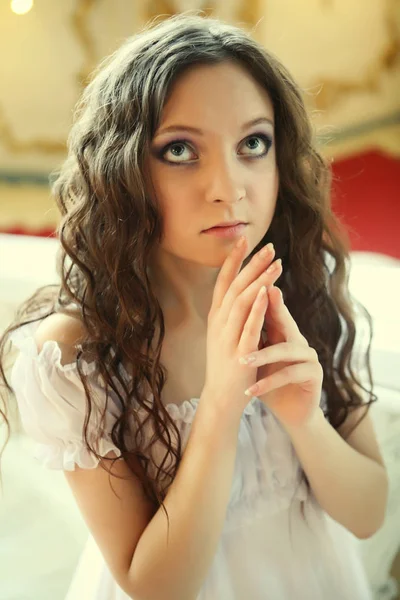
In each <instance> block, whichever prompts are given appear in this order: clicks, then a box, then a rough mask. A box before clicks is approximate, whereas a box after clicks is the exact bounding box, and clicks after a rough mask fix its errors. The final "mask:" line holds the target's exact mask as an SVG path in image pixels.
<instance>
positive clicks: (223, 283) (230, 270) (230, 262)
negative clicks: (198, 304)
mask: <svg viewBox="0 0 400 600" xmlns="http://www.w3.org/2000/svg"><path fill="white" fill-rule="evenodd" d="M247 247H248V242H247V238H246V237H244V236H243V239H242V243H241V245H240V247H238V246H237V245H236V246H234V247H233V249H232V251H231V252H230V254H229V255H228V256H227V258H226V259H225V261H224V264H223V265H222V267H221V270H220V272H219V273H218V277H217V281H216V282H215V286H214V293H213V299H212V303H211V310H210V312H211V311H214V310H217V309H219V308H220V306H221V304H222V301H223V299H224V298H225V295H226V292H227V291H228V289H229V286H230V285H231V283H232V281H233V280H234V279H235V277H236V276H237V274H238V273H239V271H240V268H241V266H242V264H243V261H244V259H245V257H246V253H247Z"/></svg>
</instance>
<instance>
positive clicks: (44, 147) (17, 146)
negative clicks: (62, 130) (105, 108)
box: [0, 0, 97, 155]
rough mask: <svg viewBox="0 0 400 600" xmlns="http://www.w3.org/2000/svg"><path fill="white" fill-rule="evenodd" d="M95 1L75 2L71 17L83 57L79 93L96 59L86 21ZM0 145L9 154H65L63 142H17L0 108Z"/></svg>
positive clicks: (79, 77)
mask: <svg viewBox="0 0 400 600" xmlns="http://www.w3.org/2000/svg"><path fill="white" fill-rule="evenodd" d="M96 2H97V0H77V3H76V8H75V10H74V11H73V13H72V16H71V24H72V31H73V32H74V34H75V35H76V38H77V40H78V43H80V44H81V45H82V48H83V54H84V57H85V60H84V65H83V67H82V68H81V69H80V71H79V73H78V74H77V76H76V79H77V82H78V85H79V88H80V91H81V88H82V87H83V86H84V85H85V83H86V81H87V79H88V76H89V74H90V72H91V70H92V69H93V67H94V65H95V62H96V57H95V52H94V43H93V40H92V37H91V36H90V34H89V28H88V27H87V19H88V16H89V13H90V11H91V10H92V8H93V6H94V5H95V4H96ZM0 143H1V145H2V146H3V147H4V148H5V149H6V150H7V151H8V152H10V154H25V153H29V152H36V153H37V154H42V155H51V154H57V155H58V154H65V152H66V141H65V140H51V139H44V138H34V139H32V140H27V141H22V140H19V139H18V137H17V136H16V135H15V133H14V131H13V130H12V127H11V125H10V124H9V123H8V122H7V120H6V118H5V114H4V109H3V108H2V107H1V106H0Z"/></svg>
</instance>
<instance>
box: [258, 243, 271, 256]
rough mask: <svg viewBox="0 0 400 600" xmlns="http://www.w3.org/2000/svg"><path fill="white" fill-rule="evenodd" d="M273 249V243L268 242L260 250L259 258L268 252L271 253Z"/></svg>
mask: <svg viewBox="0 0 400 600" xmlns="http://www.w3.org/2000/svg"><path fill="white" fill-rule="evenodd" d="M273 249H274V245H273V244H271V242H270V243H269V244H267V245H266V246H265V247H264V248H263V249H262V250H261V251H260V254H259V256H260V258H266V257H267V256H268V255H269V254H271V252H272V251H273Z"/></svg>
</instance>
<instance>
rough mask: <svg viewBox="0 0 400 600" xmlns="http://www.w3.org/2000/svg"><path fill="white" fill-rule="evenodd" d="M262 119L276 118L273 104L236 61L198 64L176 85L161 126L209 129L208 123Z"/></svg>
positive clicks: (172, 90)
mask: <svg viewBox="0 0 400 600" xmlns="http://www.w3.org/2000/svg"><path fill="white" fill-rule="evenodd" d="M259 116H266V117H269V118H271V119H273V116H274V111H273V105H272V102H271V99H270V97H269V95H268V92H267V90H266V89H265V88H264V87H263V86H262V85H260V84H259V83H258V82H257V81H256V80H255V79H254V78H253V76H252V75H251V74H250V73H249V72H248V71H247V70H246V69H245V67H243V66H241V65H238V64H236V63H233V62H224V63H219V64H216V65H196V66H194V67H191V68H189V69H188V70H187V71H185V72H184V73H183V74H182V75H181V76H180V77H178V79H177V80H176V81H175V82H174V83H173V85H172V87H171V89H170V92H169V95H168V99H167V102H166V104H165V106H164V108H163V111H162V115H161V122H160V126H159V127H162V126H165V127H166V126H168V125H170V124H173V123H174V122H175V123H186V124H189V123H190V124H191V125H193V126H196V124H198V126H199V127H201V128H202V129H204V130H207V124H208V125H209V126H210V128H213V127H215V126H217V125H218V124H219V125H220V126H223V125H224V124H226V125H227V126H232V124H233V123H235V122H240V123H242V122H245V121H247V120H251V119H252V118H255V117H259Z"/></svg>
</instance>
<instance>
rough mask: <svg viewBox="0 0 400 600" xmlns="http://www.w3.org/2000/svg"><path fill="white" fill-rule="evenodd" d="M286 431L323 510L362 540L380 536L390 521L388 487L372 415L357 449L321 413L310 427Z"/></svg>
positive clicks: (357, 434)
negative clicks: (387, 510) (380, 532)
mask: <svg viewBox="0 0 400 600" xmlns="http://www.w3.org/2000/svg"><path fill="white" fill-rule="evenodd" d="M287 431H288V433H289V435H290V438H291V441H292V444H293V446H294V449H295V451H296V453H297V456H298V458H299V460H300V462H301V464H302V467H303V469H304V471H305V473H306V475H307V477H308V479H309V482H310V485H311V487H312V489H313V492H314V494H315V497H316V498H317V500H318V502H319V503H320V505H321V506H322V508H323V509H324V510H325V511H326V512H327V513H328V514H329V515H330V516H331V517H332V518H333V519H335V521H338V522H339V523H341V524H342V525H343V526H344V527H346V528H347V529H349V530H350V531H351V532H352V533H353V534H354V535H355V536H357V537H358V538H360V539H366V538H368V537H371V536H372V535H373V534H374V533H376V531H378V529H380V527H381V526H382V524H383V522H384V519H385V512H386V504H387V497H388V488H389V484H388V477H387V473H386V469H385V466H384V464H383V461H381V457H380V455H379V451H376V448H375V452H374V451H373V448H372V446H373V445H375V446H376V442H375V441H374V440H375V437H374V434H373V428H372V423H371V421H370V416H369V415H367V416H366V417H365V418H364V419H363V421H361V423H360V424H359V425H358V427H357V429H356V430H355V431H354V433H353V434H352V444H353V445H354V446H355V447H354V448H353V447H352V446H351V445H350V444H349V443H348V442H346V441H345V440H344V439H343V438H342V437H341V436H340V435H339V433H338V432H337V431H336V430H335V429H334V428H333V427H332V426H331V425H330V423H329V422H328V421H327V420H326V419H325V417H324V414H323V412H322V410H321V409H319V410H318V411H317V413H316V415H315V418H314V419H312V420H311V421H310V422H309V423H308V424H307V425H306V426H305V427H301V428H298V429H287ZM349 440H350V438H349ZM356 448H357V449H356ZM371 448H372V449H371ZM361 452H363V453H361ZM367 454H369V456H367Z"/></svg>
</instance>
